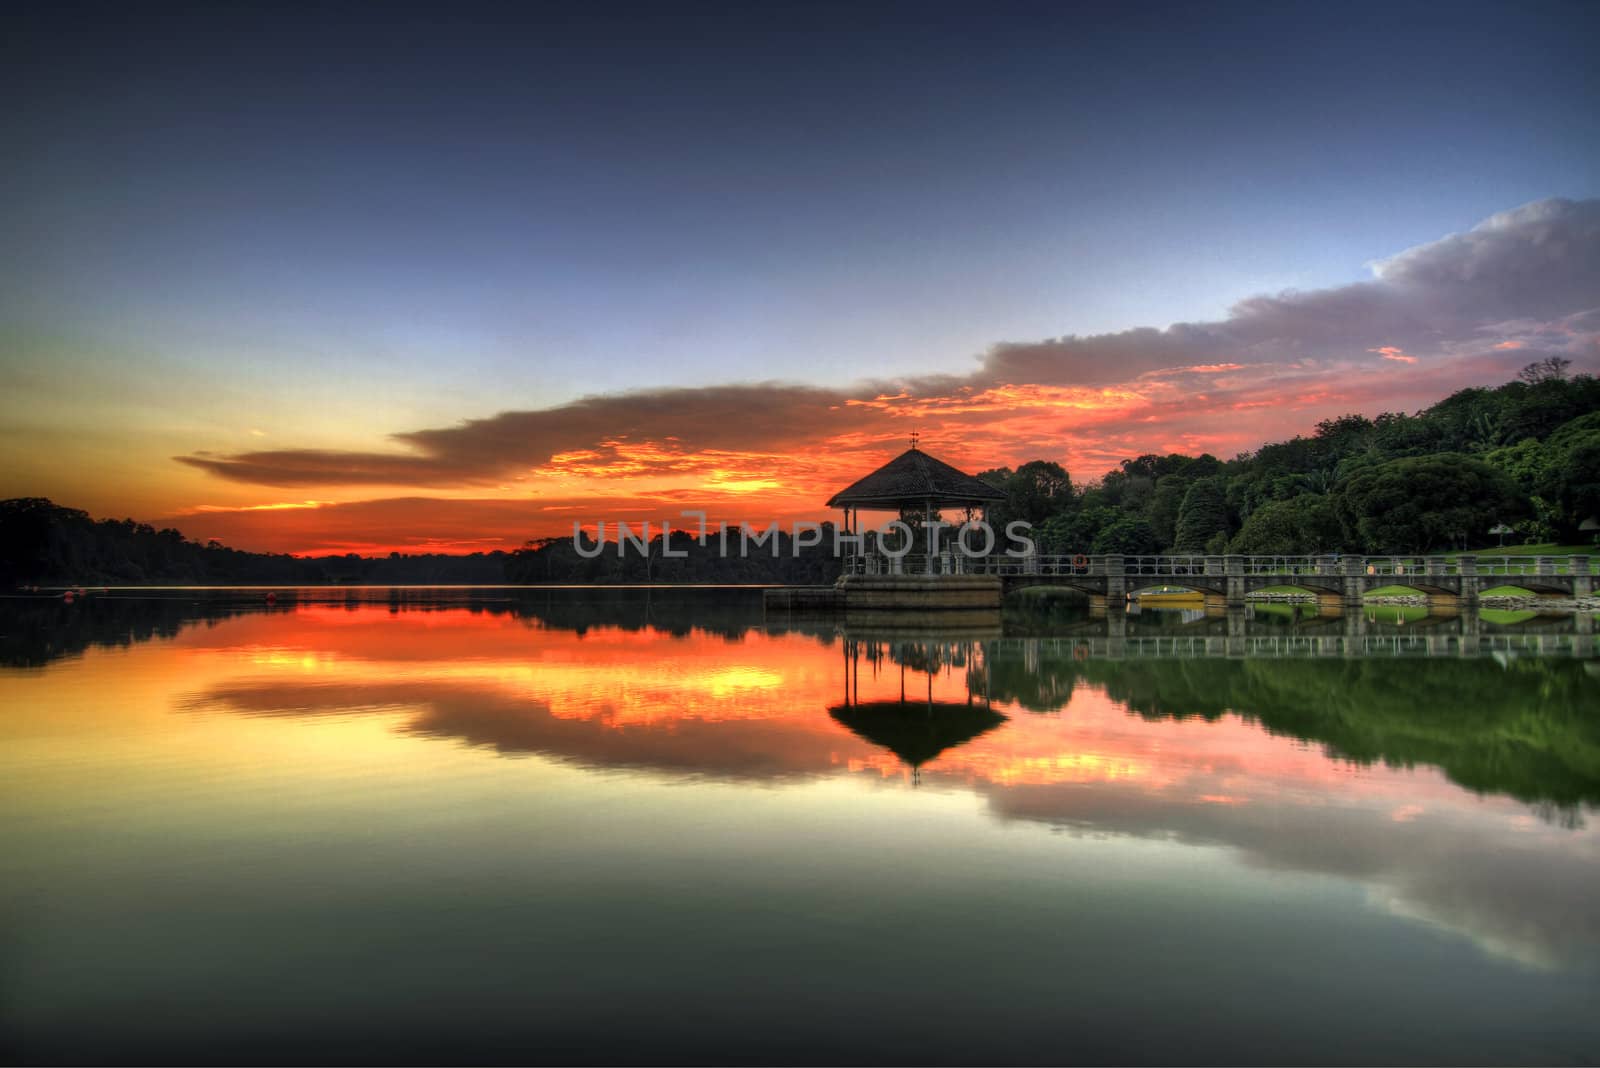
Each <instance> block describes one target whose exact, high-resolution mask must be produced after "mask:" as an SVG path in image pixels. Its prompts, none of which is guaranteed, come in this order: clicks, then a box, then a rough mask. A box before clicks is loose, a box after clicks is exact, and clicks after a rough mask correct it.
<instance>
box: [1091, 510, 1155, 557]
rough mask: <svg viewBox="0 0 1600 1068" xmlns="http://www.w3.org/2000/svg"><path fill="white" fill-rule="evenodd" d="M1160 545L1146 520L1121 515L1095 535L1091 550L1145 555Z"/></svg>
mask: <svg viewBox="0 0 1600 1068" xmlns="http://www.w3.org/2000/svg"><path fill="white" fill-rule="evenodd" d="M1160 547H1161V545H1160V543H1159V542H1158V541H1156V532H1155V530H1154V529H1152V528H1151V526H1150V523H1149V521H1148V520H1144V519H1138V518H1135V517H1133V516H1123V517H1122V518H1121V519H1119V520H1117V521H1116V522H1115V523H1112V524H1111V525H1110V526H1108V527H1106V528H1105V529H1104V530H1102V531H1100V533H1099V534H1097V535H1095V539H1094V544H1093V546H1092V548H1093V551H1094V552H1097V553H1122V554H1124V555H1128V556H1145V555H1149V554H1151V553H1154V552H1156V551H1157V550H1158V549H1160Z"/></svg>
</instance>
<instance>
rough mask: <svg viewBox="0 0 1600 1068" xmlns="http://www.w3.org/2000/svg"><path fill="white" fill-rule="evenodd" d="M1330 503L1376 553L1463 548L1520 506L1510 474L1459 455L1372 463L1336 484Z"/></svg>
mask: <svg viewBox="0 0 1600 1068" xmlns="http://www.w3.org/2000/svg"><path fill="white" fill-rule="evenodd" d="M1333 501H1334V507H1335V509H1336V510H1337V513H1338V516H1339V521H1340V524H1341V525H1342V526H1343V528H1344V531H1345V535H1346V537H1347V538H1349V539H1350V540H1351V541H1352V542H1354V543H1356V544H1358V545H1359V546H1360V547H1361V548H1362V549H1363V550H1365V551H1367V552H1378V553H1383V552H1428V551H1432V550H1436V549H1444V548H1447V547H1449V546H1452V545H1455V546H1464V545H1465V544H1466V543H1467V542H1468V541H1469V540H1470V539H1474V538H1479V537H1482V535H1483V532H1484V531H1487V530H1488V529H1489V528H1490V527H1492V526H1494V525H1495V524H1496V523H1500V522H1505V521H1509V520H1512V519H1520V518H1522V516H1523V515H1524V514H1525V513H1526V511H1527V507H1526V503H1525V502H1524V500H1523V499H1522V497H1521V496H1520V495H1519V494H1518V493H1517V488H1516V485H1515V484H1514V483H1513V482H1512V481H1511V478H1510V476H1508V475H1507V474H1506V473H1505V472H1504V471H1502V470H1500V469H1499V468H1496V467H1493V466H1491V465H1489V464H1487V463H1484V462H1483V461H1482V460H1477V459H1474V458H1472V457H1470V456H1466V455H1463V454H1461V453H1438V454H1436V455H1433V456H1416V457H1407V458H1405V459H1400V460H1390V461H1389V462H1388V463H1384V464H1379V465H1377V466H1375V467H1372V468H1370V469H1368V470H1366V471H1363V472H1361V473H1359V474H1357V475H1355V476H1353V477H1351V478H1350V479H1348V480H1346V481H1345V482H1342V483H1340V485H1339V486H1338V487H1337V489H1336V490H1335V492H1334V495H1333Z"/></svg>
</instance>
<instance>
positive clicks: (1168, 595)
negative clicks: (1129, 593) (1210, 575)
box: [1134, 586, 1206, 605]
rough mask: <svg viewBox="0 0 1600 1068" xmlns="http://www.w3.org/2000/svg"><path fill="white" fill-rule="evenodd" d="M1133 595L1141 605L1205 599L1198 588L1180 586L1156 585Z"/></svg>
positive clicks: (1189, 602)
mask: <svg viewBox="0 0 1600 1068" xmlns="http://www.w3.org/2000/svg"><path fill="white" fill-rule="evenodd" d="M1134 596H1135V597H1137V598H1138V599H1139V603H1140V604H1142V605H1157V604H1182V605H1190V604H1204V603H1205V600H1206V595H1205V594H1204V593H1202V592H1200V591H1199V590H1186V589H1184V588H1183V587H1182V586H1157V587H1156V588H1155V589H1150V590H1140V591H1139V592H1138V593H1136V594H1134Z"/></svg>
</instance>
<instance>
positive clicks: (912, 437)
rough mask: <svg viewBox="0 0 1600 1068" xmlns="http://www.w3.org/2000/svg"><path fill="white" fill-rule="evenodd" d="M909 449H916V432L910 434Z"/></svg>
mask: <svg viewBox="0 0 1600 1068" xmlns="http://www.w3.org/2000/svg"><path fill="white" fill-rule="evenodd" d="M911 447H912V448H913V449H914V448H916V447H917V432H916V431H915V430H913V431H912V432H911Z"/></svg>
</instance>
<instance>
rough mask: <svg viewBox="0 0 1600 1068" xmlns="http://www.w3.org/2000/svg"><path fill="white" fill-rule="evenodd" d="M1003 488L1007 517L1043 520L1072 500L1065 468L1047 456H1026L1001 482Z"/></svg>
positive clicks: (1070, 485)
mask: <svg viewBox="0 0 1600 1068" xmlns="http://www.w3.org/2000/svg"><path fill="white" fill-rule="evenodd" d="M1000 488H1001V489H1002V490H1004V491H1005V495H1006V503H1005V511H1006V520H1007V521H1008V522H1009V521H1010V520H1013V519H1022V520H1025V521H1027V522H1029V523H1035V524H1037V523H1042V522H1044V521H1045V520H1046V519H1048V518H1049V517H1050V516H1052V515H1054V514H1055V513H1057V512H1059V511H1061V510H1062V509H1063V508H1065V507H1066V506H1067V505H1068V504H1070V503H1071V502H1072V480H1071V479H1070V478H1068V477H1067V472H1066V469H1065V468H1063V467H1062V466H1061V465H1060V464H1058V463H1053V462H1051V461H1049V460H1029V461H1028V462H1027V463H1025V464H1023V465H1022V466H1021V467H1019V468H1017V469H1016V471H1015V472H1013V473H1012V474H1011V475H1009V476H1008V477H1007V478H1006V479H1005V480H1004V481H1003V482H1002V483H1001V485H1000Z"/></svg>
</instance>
